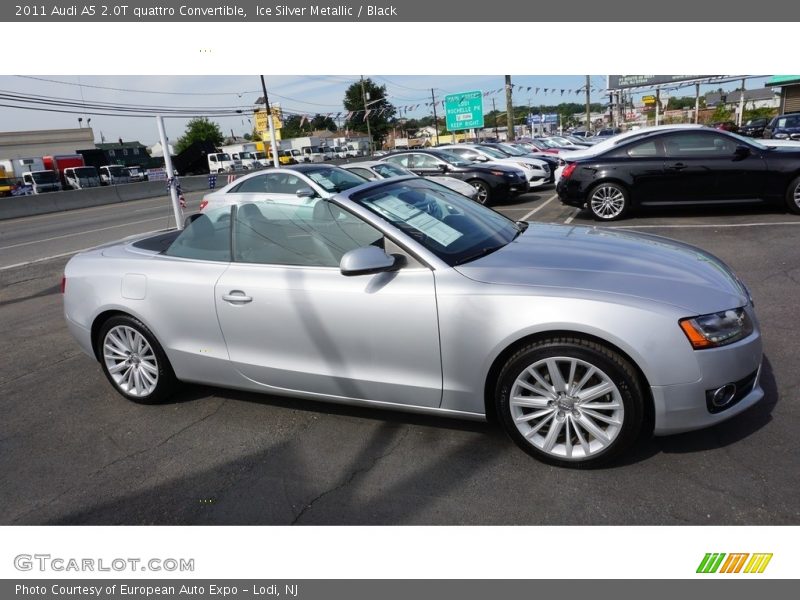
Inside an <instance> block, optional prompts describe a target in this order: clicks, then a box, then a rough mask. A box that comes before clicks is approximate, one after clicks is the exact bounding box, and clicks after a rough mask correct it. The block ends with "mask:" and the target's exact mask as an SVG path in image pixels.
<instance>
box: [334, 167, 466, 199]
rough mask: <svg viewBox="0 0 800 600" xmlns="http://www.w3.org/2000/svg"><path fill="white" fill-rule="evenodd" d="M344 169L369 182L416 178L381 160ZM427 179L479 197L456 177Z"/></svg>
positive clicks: (436, 176)
mask: <svg viewBox="0 0 800 600" xmlns="http://www.w3.org/2000/svg"><path fill="white" fill-rule="evenodd" d="M342 168H343V169H346V170H348V171H350V172H351V173H355V174H356V175H358V176H360V177H363V178H364V179H367V180H369V181H375V180H376V179H388V178H389V177H407V176H414V177H416V175H414V173H412V172H411V171H409V170H408V169H405V168H403V167H401V166H400V165H395V164H392V163H389V162H383V161H380V160H365V161H360V162H352V163H345V164H343V165H342ZM425 177H426V178H427V179H430V180H431V181H435V182H436V183H440V184H442V185H443V186H445V187H448V188H450V189H451V190H453V191H454V192H456V193H458V194H461V195H462V196H466V197H467V198H469V199H470V200H476V201H477V197H478V190H477V189H476V188H474V187H472V185H470V184H469V183H467V182H466V181H461V180H460V179H456V178H455V177H448V176H447V175H426V176H425Z"/></svg>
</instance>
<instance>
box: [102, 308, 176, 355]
mask: <svg viewBox="0 0 800 600" xmlns="http://www.w3.org/2000/svg"><path fill="white" fill-rule="evenodd" d="M112 317H130V318H131V319H136V320H137V321H139V322H140V323H142V325H144V326H145V327H147V329H148V331H149V332H150V334H151V335H152V336H153V337H154V338H156V341H157V342H158V344H159V345H160V346H161V348H162V349H163V350H164V353H165V354H166V353H167V351H166V349H165V348H164V344H162V343H161V340H160V339H158V336H157V335H156V334H155V332H154V331H153V329H152V328H151V327H150V326H149V325H148V324H147V322H146V321H145V320H144V319H142V317H140V316H139V315H136V314H133V313H131V312H126V311H124V310H121V309H118V308H111V309H108V310H104V311H103V312H100V313H98V314H97V316H96V317H95V318H94V320H93V321H92V327H91V336H92V352H94V357H95V359H96V360H97V362H100V346H99V344H98V340H97V337H98V334H99V333H100V328H101V327H102V326H103V324H104V323H105V322H106V321H108V320H109V319H110V318H112ZM167 358H169V356H167Z"/></svg>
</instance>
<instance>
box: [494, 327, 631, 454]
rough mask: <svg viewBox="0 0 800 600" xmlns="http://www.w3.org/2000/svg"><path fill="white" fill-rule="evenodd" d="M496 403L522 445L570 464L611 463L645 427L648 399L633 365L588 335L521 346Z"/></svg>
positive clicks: (510, 361) (502, 379)
mask: <svg viewBox="0 0 800 600" xmlns="http://www.w3.org/2000/svg"><path fill="white" fill-rule="evenodd" d="M495 402H496V406H497V412H498V415H499V417H500V420H501V421H502V423H503V426H504V428H505V430H506V432H507V433H508V434H509V436H510V437H511V438H512V439H513V440H514V442H515V443H516V444H517V445H518V446H519V447H520V448H522V449H523V450H525V451H526V452H527V453H528V454H530V455H532V456H534V457H536V458H538V459H539V460H542V461H544V462H547V463H550V464H554V465H558V466H563V467H572V468H589V467H596V466H599V465H602V464H604V463H607V462H608V461H610V460H612V459H614V458H616V457H618V456H619V455H620V454H621V453H623V452H624V451H625V450H627V449H629V448H630V447H631V445H632V444H633V443H634V442H635V441H636V438H637V437H638V434H639V432H640V431H641V428H642V421H643V406H644V397H643V394H642V391H641V388H640V386H639V383H638V379H637V377H636V372H635V370H634V368H633V366H632V365H631V364H630V363H629V362H628V361H627V360H626V359H625V358H623V357H622V356H621V355H620V354H619V353H617V352H615V351H613V350H611V349H610V348H607V347H605V346H602V345H600V344H597V343H595V342H592V341H590V340H586V339H583V338H569V337H553V338H549V339H544V340H541V341H538V342H535V343H533V344H529V345H527V346H525V347H523V348H521V349H520V350H519V351H517V352H516V353H515V354H514V355H513V356H511V358H509V359H508V361H507V362H506V364H505V366H504V367H503V369H502V371H501V373H500V377H499V379H498V384H497V390H496V395H495Z"/></svg>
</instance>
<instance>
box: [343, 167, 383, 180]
mask: <svg viewBox="0 0 800 600" xmlns="http://www.w3.org/2000/svg"><path fill="white" fill-rule="evenodd" d="M348 171H350V172H351V173H354V174H356V175H358V176H360V177H363V178H364V179H369V180H370V181H375V180H376V179H377V177H376V176H375V173H373V172H372V171H370V170H369V169H362V168H360V167H352V168H350V169H348Z"/></svg>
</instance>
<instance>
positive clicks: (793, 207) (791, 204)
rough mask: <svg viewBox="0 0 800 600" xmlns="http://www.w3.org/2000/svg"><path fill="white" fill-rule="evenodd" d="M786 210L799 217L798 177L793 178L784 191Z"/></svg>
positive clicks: (799, 180) (799, 188)
mask: <svg viewBox="0 0 800 600" xmlns="http://www.w3.org/2000/svg"><path fill="white" fill-rule="evenodd" d="M786 208H788V209H789V212H793V213H794V214H796V215H800V177H795V178H794V179H793V180H792V183H790V184H789V189H787V190H786Z"/></svg>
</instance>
